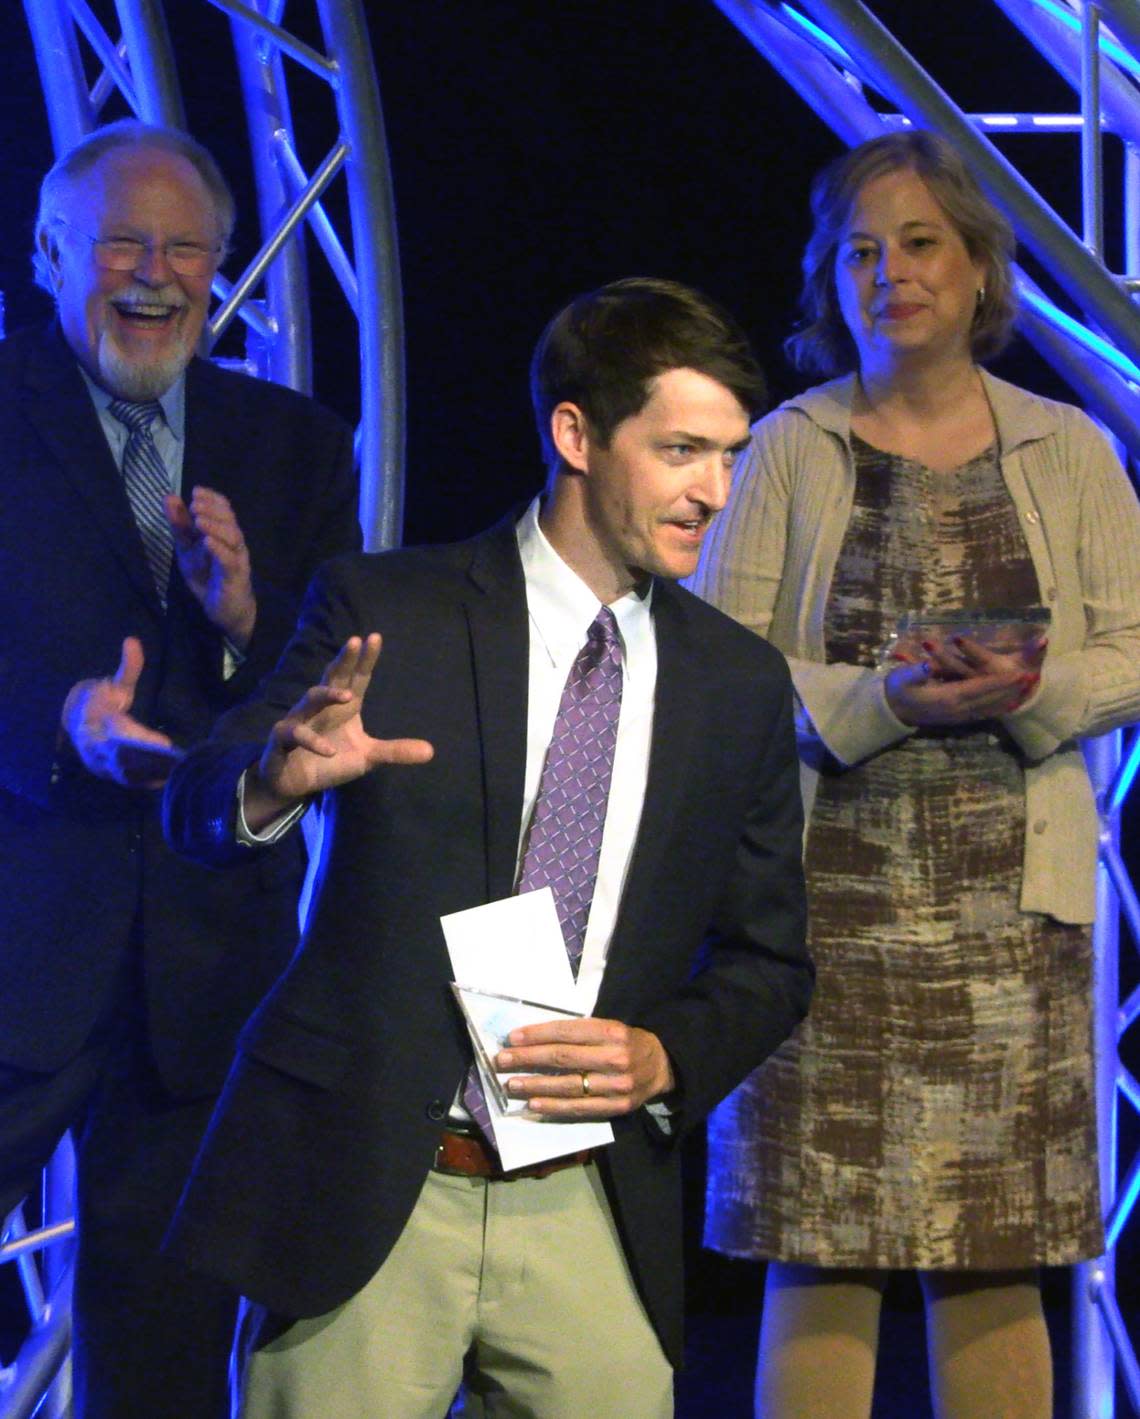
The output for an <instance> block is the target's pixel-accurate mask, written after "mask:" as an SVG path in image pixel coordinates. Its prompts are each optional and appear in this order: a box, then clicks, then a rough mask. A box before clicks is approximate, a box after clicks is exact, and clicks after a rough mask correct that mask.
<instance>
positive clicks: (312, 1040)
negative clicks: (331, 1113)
mask: <svg viewBox="0 0 1140 1419" xmlns="http://www.w3.org/2000/svg"><path fill="white" fill-rule="evenodd" d="M238 1047H239V1048H240V1049H241V1051H242V1052H243V1053H244V1054H247V1055H249V1056H251V1058H253V1059H257V1060H260V1061H261V1062H262V1064H268V1065H270V1066H271V1067H272V1068H274V1069H279V1070H280V1071H281V1073H282V1074H291V1075H292V1076H293V1077H294V1078H296V1079H303V1080H304V1081H305V1083H306V1084H316V1085H317V1087H318V1088H321V1089H331V1088H333V1086H334V1085H335V1084H336V1083H337V1081H338V1080H339V1079H340V1078H341V1076H342V1075H343V1074H344V1072H345V1070H346V1069H347V1068H348V1062H349V1059H350V1058H351V1056H352V1051H351V1049H350V1047H349V1046H348V1045H347V1044H346V1043H345V1042H344V1041H343V1040H338V1039H334V1038H333V1037H332V1036H331V1035H326V1034H324V1033H322V1032H321V1031H319V1030H314V1029H312V1028H310V1026H308V1025H306V1024H304V1023H303V1022H302V1021H300V1020H297V1019H296V1018H294V1017H293V1016H292V1015H283V1014H280V1013H278V1012H275V1011H267V1012H266V1013H265V1014H264V1015H260V1016H255V1017H254V1019H252V1020H251V1021H250V1022H249V1024H248V1025H247V1026H246V1027H245V1029H244V1030H243V1031H242V1034H241V1038H240V1040H239V1041H238Z"/></svg>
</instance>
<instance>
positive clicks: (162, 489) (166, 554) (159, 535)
mask: <svg viewBox="0 0 1140 1419" xmlns="http://www.w3.org/2000/svg"><path fill="white" fill-rule="evenodd" d="M107 407H108V408H109V409H110V411H111V413H112V414H113V415H114V417H115V418H116V419H118V421H119V423H120V424H123V425H124V426H125V427H126V429H127V430H128V433H127V446H126V448H125V449H124V450H123V483H124V485H125V487H126V490H127V498H128V500H129V502H130V504H131V511H132V512H133V513H134V515H135V522H136V523H137V524H138V529H139V536H140V537H141V538H142V542H143V548H144V549H145V551H146V560H147V565H148V566H149V567H150V572H151V576H152V577H153V578H154V584H155V587H156V589H157V591H158V596H159V600H160V601H161V602H162V604H163V605H164V606H165V605H166V587H167V583H168V582H169V581H170V564H171V562H172V560H173V558H174V534H173V533H172V532H171V530H170V523H169V522H168V521H167V518H166V508H165V505H164V500H165V498H166V494H167V493H169V492H170V477H169V474H168V473H167V471H166V464H165V463H163V461H162V455H161V454H160V453H159V451H158V448H157V447H156V445H155V442H154V435H153V433H152V432H151V430H152V428H153V426H154V424H155V422H156V421H157V420H158V418H159V416H160V415H161V413H162V407H161V405H159V404H158V403H150V404H132V403H131V402H130V400H127V399H112V400H111V402H110V404H109V405H108V406H107Z"/></svg>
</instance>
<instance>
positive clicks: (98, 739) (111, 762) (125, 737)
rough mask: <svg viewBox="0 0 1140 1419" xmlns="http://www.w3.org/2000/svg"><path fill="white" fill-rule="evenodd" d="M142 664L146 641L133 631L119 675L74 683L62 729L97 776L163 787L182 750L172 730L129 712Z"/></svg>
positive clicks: (138, 785) (126, 642) (132, 785)
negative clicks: (151, 724) (166, 731)
mask: <svg viewBox="0 0 1140 1419" xmlns="http://www.w3.org/2000/svg"><path fill="white" fill-rule="evenodd" d="M142 669H143V648H142V643H141V642H140V641H138V640H137V639H136V638H135V637H134V636H128V637H127V638H126V640H124V641H123V653H122V659H121V660H120V661H119V668H118V669H117V670H116V671H115V673H114V675H110V676H105V677H103V678H102V679H99V680H80V681H78V682H77V683H76V684H74V685H72V687H71V689H70V690H69V691H68V693H67V698H66V699H65V700H64V702H63V712H62V714H61V715H60V729H61V731H62V733H63V735H65V736H66V738H67V739H68V740H69V741H70V742H71V745H72V747H73V748H74V750H75V752H76V753H77V754H78V755H79V758H80V759H81V760H82V762H83V765H84V767H85V768H86V769H87V770H88V771H89V772H90V773H93V774H94V775H95V776H96V778H102V779H108V780H109V781H110V782H111V783H118V784H122V786H123V787H124V788H161V787H162V785H163V784H164V783H165V782H166V780H167V778H168V777H169V774H170V771H171V769H172V768H173V767H174V765H175V764H176V763H177V762H178V759H179V751H178V750H177V749H176V748H175V747H174V745H173V744H172V743H171V740H170V738H169V737H168V736H167V735H165V734H162V733H160V732H159V731H158V730H157V729H151V728H149V726H147V725H145V724H143V723H142V721H141V720H138V719H135V717H134V716H133V715H132V714H130V712H129V711H130V709H131V706H132V705H133V704H134V699H135V688H136V686H137V685H138V682H139V676H140V675H141V674H142Z"/></svg>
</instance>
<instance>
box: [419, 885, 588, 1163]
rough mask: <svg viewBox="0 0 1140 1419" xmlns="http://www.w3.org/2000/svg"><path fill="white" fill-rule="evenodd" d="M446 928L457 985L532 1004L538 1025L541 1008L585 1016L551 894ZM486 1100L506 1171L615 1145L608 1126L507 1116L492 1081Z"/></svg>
mask: <svg viewBox="0 0 1140 1419" xmlns="http://www.w3.org/2000/svg"><path fill="white" fill-rule="evenodd" d="M440 920H441V924H442V926H443V935H444V939H445V940H446V942H447V950H448V954H449V956H450V957H451V968H452V971H453V972H454V975H455V980H456V983H457V984H458V985H460V986H466V987H469V988H470V989H472V990H476V991H482V992H488V993H490V994H492V995H499V996H507V997H511V998H513V999H515V1000H518V1001H520V1002H522V1001H531V1002H534V1003H535V1005H536V1007H537V1008H536V1010H535V1014H534V1018H535V1020H538V1019H540V1018H543V1017H542V1016H541V1015H540V1013H539V1011H540V1010H541V1008H542V1007H549V1008H550V1009H554V1010H564V1011H566V1012H568V1013H571V1014H579V1013H580V1011H578V1010H577V1009H576V1006H575V984H574V973H573V971H572V970H571V969H570V960H569V957H568V956H567V955H566V945H565V942H564V941H563V938H562V929H561V927H560V926H559V925H558V913H557V911H556V910H555V906H554V894H553V893H552V892H551V890H550V888H549V887H543V888H542V889H541V890H540V891H537V892H522V893H520V894H519V895H517V896H514V897H504V898H503V899H502V900H501V901H497V902H488V903H487V904H486V905H485V906H481V907H471V908H470V909H469V910H467V911H463V912H453V913H452V914H451V915H450V916H445V917H442V918H441V919H440ZM547 1018H548V1017H547ZM480 1069H481V1072H483V1071H482V1066H480ZM484 1092H485V1093H486V1097H487V1108H488V1110H489V1112H490V1115H491V1127H492V1129H493V1130H494V1134H495V1146H496V1147H497V1148H498V1150H499V1157H500V1158H501V1159H502V1163H503V1167H504V1168H506V1169H511V1168H522V1167H527V1166H529V1165H530V1164H531V1163H540V1162H542V1161H544V1160H545V1159H547V1158H560V1157H562V1155H563V1154H565V1153H576V1152H578V1150H579V1149H581V1148H597V1147H600V1146H601V1145H602V1144H605V1143H612V1142H613V1136H614V1135H613V1129H612V1128H611V1127H610V1125H609V1124H608V1123H607V1122H605V1121H599V1122H589V1123H556V1122H553V1121H551V1120H549V1119H541V1118H536V1117H532V1116H531V1115H529V1114H527V1113H525V1112H518V1113H516V1112H513V1111H512V1112H510V1113H504V1112H503V1111H502V1110H501V1109H500V1108H499V1106H498V1104H497V1102H496V1100H495V1094H494V1090H493V1089H491V1088H488V1087H486V1081H484ZM524 1107H525V1106H524Z"/></svg>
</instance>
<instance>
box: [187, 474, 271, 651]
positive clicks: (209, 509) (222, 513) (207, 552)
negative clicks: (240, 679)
mask: <svg viewBox="0 0 1140 1419" xmlns="http://www.w3.org/2000/svg"><path fill="white" fill-rule="evenodd" d="M166 517H167V521H168V522H169V523H170V530H171V532H172V533H173V534H174V555H175V556H176V557H177V559H178V569H179V571H180V572H181V573H182V579H183V581H185V583H186V585H187V586H188V587H189V588H190V590H191V591H192V592H193V593H194V595H195V596H196V597H197V599H198V601H199V602H200V603H201V606H202V609H203V611H205V613H206V615H207V616H208V617H209V618H210V620H211V621H212V622H213V623H214V625H215V626H217V628H218V629H219V630H220V631H221V632H222V634H223V635H224V636H226V638H227V639H228V640H229V641H230V642H231V643H232V644H233V645H235V646H236V647H237V648H238V649H239V650H245V648H246V647H247V646H248V645H249V641H250V637H251V636H252V635H253V627H254V623H255V622H256V620H257V601H256V599H255V597H254V594H253V579H252V573H251V571H250V564H249V548H248V547H247V546H246V545H245V538H244V537H243V536H242V531H241V528H240V527H239V526H238V520H237V518H236V516H235V515H234V510H233V508H232V507H231V506H230V500H229V498H227V497H225V496H224V495H223V494H222V493H216V492H214V490H213V489H212V488H201V487H199V488H195V489H194V491H193V493H192V494H191V497H190V505H189V507H187V505H186V504H185V503H184V502H183V501H182V499H181V498H180V497H179V496H178V495H177V494H176V493H168V494H167V495H166Z"/></svg>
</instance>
